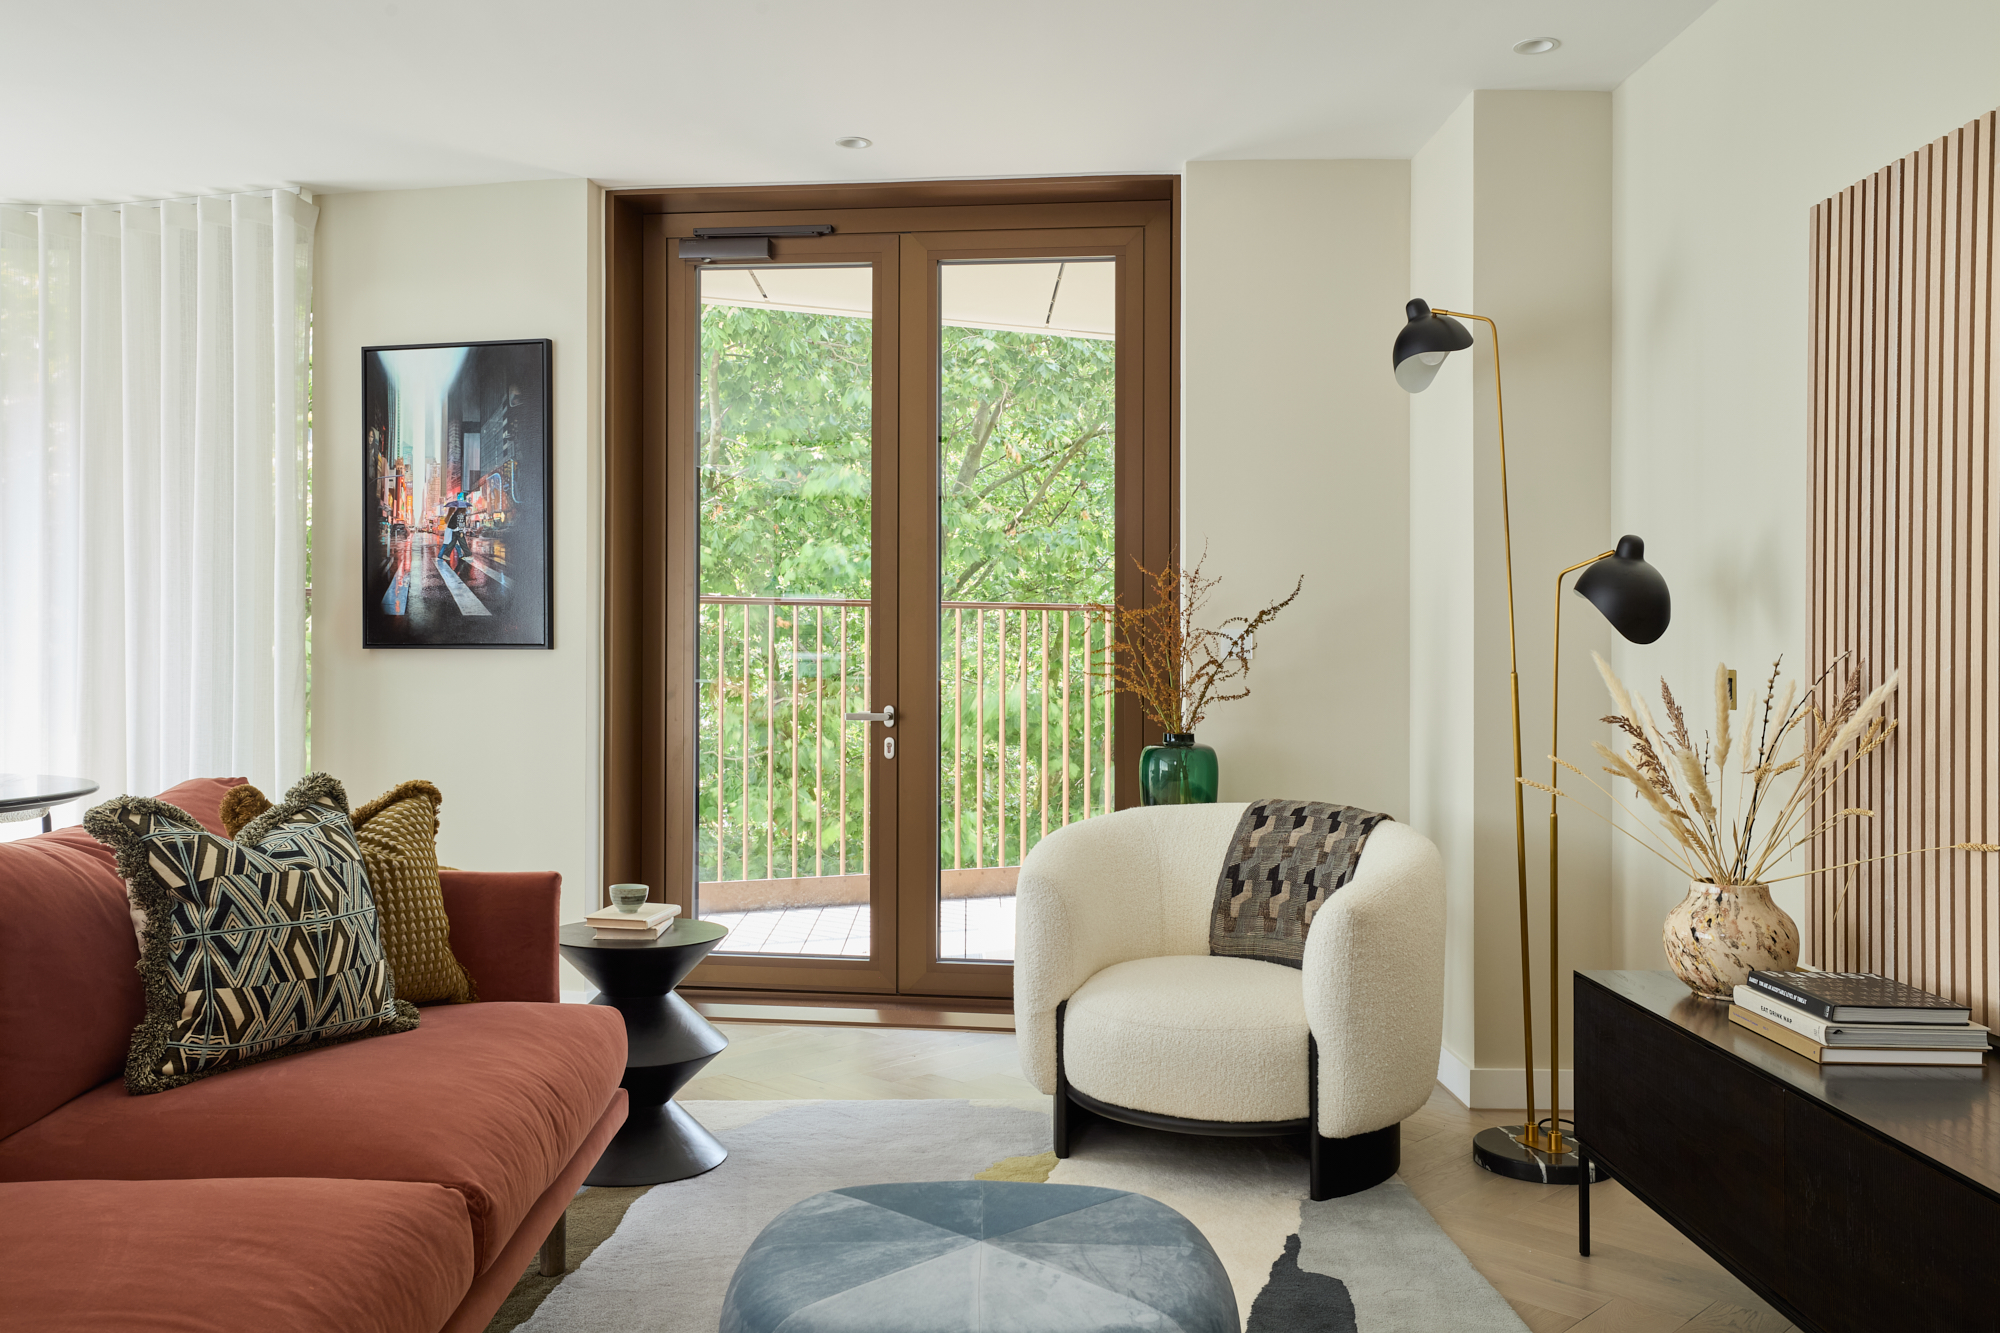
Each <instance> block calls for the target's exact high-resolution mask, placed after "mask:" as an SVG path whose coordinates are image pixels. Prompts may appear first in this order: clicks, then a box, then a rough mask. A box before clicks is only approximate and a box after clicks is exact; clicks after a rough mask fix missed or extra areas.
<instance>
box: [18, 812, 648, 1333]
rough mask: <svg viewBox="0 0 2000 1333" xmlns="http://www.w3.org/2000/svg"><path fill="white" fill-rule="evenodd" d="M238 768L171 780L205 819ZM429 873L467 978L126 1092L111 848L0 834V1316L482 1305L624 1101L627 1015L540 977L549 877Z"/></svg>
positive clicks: (156, 1317)
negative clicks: (295, 1041)
mask: <svg viewBox="0 0 2000 1333" xmlns="http://www.w3.org/2000/svg"><path fill="white" fill-rule="evenodd" d="M236 781H241V779H236V780H234V781H231V780H227V779H202V780H197V781H193V782H186V783H182V784H181V785H180V786H177V787H174V788H172V789H171V790H169V791H166V792H162V793H161V799H162V800H165V801H169V802H171V803H173V804H175V805H178V806H180V807H181V808H182V809H184V810H186V811H188V813H190V814H192V815H193V816H195V817H196V818H197V819H199V820H200V821H201V822H202V823H203V824H205V825H206V826H208V827H209V828H210V829H213V830H215V831H216V832H218V833H219V832H221V819H220V816H219V813H218V807H219V805H220V803H221V800H222V796H223V793H224V792H226V791H227V790H228V789H229V787H230V786H232V785H234V783H235V782H236ZM443 882H444V893H445V906H446V909H447V911H448V912H449V913H450V916H451V944H452V950H453V952H454V953H456V954H457V956H458V958H459V960H460V961H461V962H462V963H463V964H464V965H465V967H466V970H467V971H468V972H470V973H471V974H472V976H473V978H474V980H475V982H476V983H477V985H478V988H479V999H478V1002H476V1003H473V1004H465V1005H437V1006H430V1007H426V1008H425V1009H423V1011H422V1022H421V1024H420V1025H419V1026H418V1027H417V1028H416V1029H415V1030H414V1031H411V1032H405V1033H399V1034H396V1035H393V1036H380V1037H371V1038H367V1039H365V1040H361V1041H353V1042H348V1043H345V1044H342V1045H337V1046H330V1047H326V1048H324V1049H321V1050H315V1051H307V1052H303V1053H300V1054H297V1055H291V1056H286V1057H284V1058H282V1059H277V1060H271V1061H267V1062H265V1063H262V1064H257V1065H251V1066H248V1067H246V1068H242V1069H237V1070H233V1071H231V1072H228V1073H223V1074H218V1075H215V1076H213V1077H210V1078H206V1079H202V1080H200V1081H198V1082H195V1083H191V1084H188V1085H187V1086H185V1087H180V1088H175V1089H172V1090H170V1091H167V1092H162V1093H157V1094H154V1095H151V1096H144V1097H134V1096H130V1095H128V1094H127V1092H126V1091H125V1086H124V1081H123V1072H124V1063H125V1053H126V1048H127V1045H128V1043H129V1041H130V1038H131V1034H132V1029H133V1027H134V1025H135V1024H137V1023H138V1021H139V1019H140V1017H141V1016H142V1014H143V1012H144V1001H143V997H142V995H141V992H140V982H139V974H138V972H137V971H136V970H135V967H134V965H135V963H136V962H137V960H138V945H137V942H136V940H135V938H134V935H133V930H132V921H131V917H130V914H129V911H128V908H127V905H126V900H125V890H124V885H123V884H122V883H121V882H120V880H119V878H118V876H117V874H116V871H115V869H114V867H113V863H112V857H111V853H110V852H109V851H108V850H107V849H106V848H104V847H101V846H99V845H98V844H97V843H96V842H95V841H94V840H93V839H92V838H91V837H90V836H89V835H88V834H87V833H85V832H84V831H83V830H82V829H81V828H71V829H61V830H58V831H56V832H54V833H46V834H42V835H40V836H38V837H33V838H26V839H22V840H20V841H16V842H11V843H6V844H0V1253H4V1254H6V1255H7V1256H8V1260H7V1262H8V1269H9V1273H10V1276H9V1278H8V1280H7V1282H6V1294H5V1297H4V1299H0V1330H12V1329H16V1328H20V1329H30V1328H32V1329H35V1330H38V1333H48V1331H51V1330H60V1331H64V1333H66V1331H67V1330H84V1329H92V1330H96V1329H114V1328H115V1329H120V1330H169V1329H171V1330H181V1329H187V1330H194V1329H200V1330H204V1331H206V1333H237V1331H238V1330H241V1331H242V1333H250V1331H251V1330H256V1331H257V1333H263V1331H264V1330H270V1329H276V1328H284V1329H287V1330H300V1331H304V1333H319V1330H327V1333H333V1331H334V1330H339V1331H340V1333H360V1331H361V1330H382V1331H383V1333H406V1331H407V1333H435V1331H436V1330H450V1331H451V1333H476V1331H477V1330H479V1329H482V1328H484V1327H485V1326H486V1324H487V1322H488V1321H489V1320H490V1319H491V1317H492V1315H493V1313H494V1311H496V1310H497V1309H498V1308H499V1307H500V1304H501V1302H502V1301H504V1300H505V1299H506V1297H507V1294H508V1293H509V1292H510V1291H511V1290H512V1289H513V1286H514V1283H515V1280H516V1279H517V1278H518V1277H519V1276H520V1274H521V1272H522V1271H523V1269H524V1268H525V1267H526V1266H527V1264H528V1263H529V1262H530V1261H531V1260H532V1259H533V1257H534V1255H535V1253H536V1251H537V1250H538V1249H540V1248H541V1246H542V1244H543V1242H544V1240H546V1239H548V1238H549V1237H550V1235H551V1232H552V1231H557V1225H558V1223H559V1222H560V1221H561V1219H562V1217H563V1213H564V1209H565V1208H566V1207H567V1205H568V1203H569V1200H570V1199H571V1198H572V1197H573V1196H574V1195H575V1193H576V1190H577V1187H578V1186H579V1185H580V1184H581V1183H582V1181H583V1178H584V1176H585V1175H586V1174H588V1173H589V1171H590V1168H591V1167H592V1166H593V1165H594V1164H595V1163H596V1161H597V1157H598V1154H599V1153H601V1152H602V1151H603V1149H604V1145H605V1144H606V1143H607V1142H608V1141H609V1140H610V1138H611V1136H612V1134H613V1133H614V1132H616V1130H617V1129H618V1126H619V1125H620V1124H622V1123H623V1122H624V1119H625V1105H626V1099H625V1092H624V1090H623V1089H621V1088H620V1087H619V1086H618V1084H619V1079H620V1078H621V1077H622V1076H623V1074H624V1066H625V1031H624V1026H623V1024H622V1022H621V1021H620V1019H619V1017H618V1015H617V1013H616V1012H615V1011H613V1010H610V1009H605V1008H602V1007H589V1006H584V1005H563V1004H559V1003H557V999H558V996H557V952H556V926H557V918H558V911H559V909H558V891H559V888H560V880H559V877H558V876H556V875H554V874H548V873H540V874H489V873H480V872H470V871H447V872H446V873H445V874H444V876H443ZM557 1234H558V1235H559V1234H560V1233H559V1232H557Z"/></svg>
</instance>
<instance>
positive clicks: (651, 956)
mask: <svg viewBox="0 0 2000 1333" xmlns="http://www.w3.org/2000/svg"><path fill="white" fill-rule="evenodd" d="M728 933H729V931H728V930H727V929H726V928H724V927H722V926H718V925H716V924H714V923H713V922H709V921H687V920H676V921H675V922H674V924H673V926H672V928H671V929H669V930H667V931H665V932H663V933H662V934H661V935H660V938H658V939H656V940H600V939H598V938H596V932H595V931H593V930H592V929H591V927H590V925H589V923H587V922H583V921H577V922H573V923H571V924H570V925H567V926H564V927H563V928H562V930H561V932H560V933H559V934H558V935H557V937H556V938H557V939H558V940H559V941H560V943H561V945H562V953H563V957H565V958H567V959H568V960H569V961H570V965H571V966H572V967H574V968H576V970H577V971H579V972H581V973H583V975H584V977H585V978H586V979H587V980H588V981H589V982H590V984H591V985H593V986H595V987H597V991H598V995H599V997H600V1000H601V999H602V997H605V996H611V997H624V998H631V997H638V998H643V997H646V996H653V997H658V996H661V995H664V994H666V993H667V992H668V991H671V990H672V989H673V988H674V987H676V986H678V985H680V984H681V979H682V978H683V977H685V976H687V974H688V973H690V972H692V971H694V969H695V966H696V965H697V964H699V963H700V962H701V960H702V959H704V958H706V957H707V956H708V951H709V950H710V949H713V948H714V947H715V946H716V945H717V944H718V943H720V942H721V940H722V937H723V936H725V935H727V934H728ZM598 1002H599V1001H592V1003H598Z"/></svg>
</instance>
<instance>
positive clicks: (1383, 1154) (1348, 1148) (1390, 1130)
mask: <svg viewBox="0 0 2000 1333" xmlns="http://www.w3.org/2000/svg"><path fill="white" fill-rule="evenodd" d="M1308 1132H1309V1133H1310V1134H1311V1135H1312V1197H1313V1199H1314V1200H1315V1201H1318V1200H1321V1199H1338V1198H1342V1197H1344V1196H1346V1195H1349V1194H1359V1193H1360V1192H1361V1191H1362V1190H1365V1189H1372V1188H1373V1187H1374V1186H1376V1185H1379V1184H1381V1183H1382V1182H1383V1181H1385V1180H1387V1179H1388V1178H1389V1177H1390V1176H1393V1175H1395V1174H1396V1169H1397V1168H1398V1167H1400V1166H1402V1164H1403V1127H1402V1125H1401V1124H1395V1125H1388V1126H1385V1127H1383V1128H1381V1129H1376V1130H1370V1131H1369V1132H1368V1133H1366V1134H1356V1135H1354V1136H1353V1137H1351V1138H1345V1139H1328V1138H1322V1137H1320V1133H1319V1130H1318V1128H1317V1127H1315V1128H1313V1129H1312V1130H1310V1131H1308Z"/></svg>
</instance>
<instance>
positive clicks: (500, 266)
mask: <svg viewBox="0 0 2000 1333" xmlns="http://www.w3.org/2000/svg"><path fill="white" fill-rule="evenodd" d="M602 200H603V192H602V191H601V190H599V189H598V188H597V187H596V186H593V185H591V184H590V183H589V182H588V181H581V180H566V181H537V182H530V183H524V184H518V185H495V186H475V187H467V188H460V189H441V190H405V191H395V192H384V193H377V194H340V195H323V196H321V198H320V199H319V201H318V202H319V206H320V222H319V234H318V254H317V263H318V269H317V282H316V300H315V311H314V340H313V366H314V405H315V420H314V458H313V463H314V468H313V483H314V486H313V518H314V527H313V531H314V543H315V550H314V571H313V574H314V588H313V594H314V595H313V605H314V624H313V630H314V634H313V697H312V714H313V756H312V758H313V764H314V766H315V767H317V768H321V769H324V770H326V771H327V772H330V773H333V774H334V775H336V776H337V777H339V778H340V779H341V780H342V781H343V782H345V783H346V785H347V790H348V795H349V797H350V798H351V799H353V800H354V801H355V802H356V803H359V802H361V801H364V800H367V799H370V798H372V797H374V796H375V795H377V794H379V793H380V792H382V791H383V790H385V789H387V788H388V787H390V786H392V785H393V784H395V783H397V782H400V781H403V780H405V779H409V778H428V779H430V780H432V781H434V782H436V783H437V784H438V786H439V787H440V788H441V789H442V790H443V792H444V798H445V799H444V808H443V811H442V814H441V820H440V822H441V829H440V831H439V836H438V854H439V857H440V859H442V860H443V861H445V862H446V863H448V864H450V865H454V866H459V867H463V868H466V869H477V870H530V869H533V870H556V871H559V872H561V874H562V877H563V909H564V917H565V919H570V918H575V917H579V916H581V915H582V914H583V913H584V912H585V911H587V910H589V909H590V908H591V907H593V906H595V902H594V899H593V894H594V893H595V890H596V886H597V880H598V873H597V863H598V845H597V844H598V837H597V830H598V805H599V786H600V779H599V773H600V771H601V766H600V763H599V750H600V744H599V730H600V727H599V721H600V706H599V688H598V679H599V659H600V651H599V643H600V638H601V620H602V617H601V613H600V608H601V607H602V604H603V598H602V594H601V585H602V577H601V569H602V563H603V558H602V544H601V540H600V525H599V522H598V515H599V514H600V513H601V512H602V509H603V506H602V488H603V479H602V477H601V475H600V468H601V463H602V456H603V450H602V448H601V440H602V436H603V428H602V417H601V392H600V388H599V386H600V384H601V382H602V379H603V376H602V373H601V367H600V365H599V357H600V355H601V346H600V337H599V333H600V329H601V326H602V319H601V306H600V302H601V300H602V288H603V284H602V282H601V280H600V270H601V250H600V246H601V241H600V237H601V235H602V226H601V211H602ZM494 338H552V339H553V340H554V342H555V353H554V360H555V384H554V400H555V401H554V407H555V416H554V443H555V477H554V487H555V581H556V588H555V647H554V649H553V650H550V651H537V650H529V649H519V650H513V649H493V650H471V649H396V650H385V649H375V650H373V651H364V650H363V649H362V647H361V613H360V597H361V591H360V578H361V561H362V544H361V524H362V518H361V512H360V502H361V425H360V420H361V384H360V370H361V355H360V349H361V348H362V347H364V346H371V345H377V344H387V343H422V342H445V341H456V340H460V339H464V340H477V339H494ZM566 984H573V985H581V981H580V979H578V980H573V981H571V982H569V983H566Z"/></svg>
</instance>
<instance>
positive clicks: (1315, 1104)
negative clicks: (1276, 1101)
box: [1055, 1002, 1403, 1201]
mask: <svg viewBox="0 0 2000 1333" xmlns="http://www.w3.org/2000/svg"><path fill="white" fill-rule="evenodd" d="M1068 1007H1069V1006H1068V1004H1067V1002H1065V1003H1063V1004H1059V1005H1057V1006H1056V1106H1055V1153H1056V1156H1057V1157H1058V1158H1064V1157H1068V1156H1069V1155H1070V1149H1071V1146H1072V1144H1073V1142H1074V1136H1075V1134H1076V1132H1077V1131H1078V1130H1079V1129H1081V1128H1082V1127H1083V1126H1084V1125H1085V1124H1088V1123H1089V1122H1090V1120H1091V1119H1092V1118H1093V1117H1096V1118H1101V1119H1105V1120H1116V1121H1118V1122H1119V1123H1121V1124H1127V1125H1137V1126H1139V1127H1141V1128H1142V1129H1161V1130H1166V1131H1168V1132H1169V1133H1174V1134H1200V1135H1209V1136H1220V1137H1226V1138H1271V1137H1277V1136H1282V1135H1287V1134H1300V1133H1303V1134H1305V1135H1306V1136H1307V1141H1308V1145H1309V1149H1308V1151H1309V1156H1310V1160H1311V1168H1310V1181H1311V1194H1312V1198H1313V1199H1314V1200H1315V1201H1318V1200H1321V1199H1338V1198H1341V1197H1343V1196H1345V1195H1349V1194H1359V1193H1360V1192H1361V1191H1362V1190H1365V1189H1370V1188H1372V1187H1374V1186H1376V1185H1379V1184H1381V1183H1382V1182H1383V1181H1385V1180H1387V1179H1388V1178H1389V1177H1390V1176H1393V1175H1395V1174H1396V1171H1397V1169H1398V1168H1399V1167H1401V1166H1402V1164H1403V1127H1402V1125H1401V1124H1400V1123H1398V1124H1394V1125H1385V1126H1383V1127H1382V1128H1381V1129H1376V1130H1370V1131H1369V1132H1367V1133H1365V1134H1356V1135H1353V1136H1352V1137H1349V1138H1344V1139H1330V1138H1327V1137H1325V1136H1324V1135H1322V1134H1321V1133H1320V1132H1319V1130H1318V1128H1317V1126H1318V1124H1319V1043H1318V1042H1316V1041H1314V1040H1313V1039H1312V1038H1311V1037H1308V1038H1306V1063H1307V1075H1306V1077H1307V1082H1308V1086H1309V1088H1310V1090H1311V1091H1310V1094H1309V1095H1310V1101H1311V1110H1310V1112H1309V1113H1308V1114H1307V1115H1306V1116H1304V1117H1303V1118H1301V1119H1298V1120H1190V1119H1187V1118H1185V1117H1183V1116H1177V1115H1161V1114H1160V1113H1159V1112H1157V1111H1135V1110H1133V1109H1132V1108H1131V1107H1129V1106H1113V1105H1112V1104H1111V1103H1110V1102H1105V1101H1100V1100H1098V1099H1097V1098H1095V1097H1092V1096H1091V1095H1089V1094H1088V1093H1084V1092H1079V1091H1077V1090H1076V1089H1075V1088H1073V1087H1071V1086H1070V1083H1069V1074H1068V1071H1067V1068H1066V1067H1065V1065H1064V1063H1063V1017H1064V1011H1065V1010H1066V1009H1068Z"/></svg>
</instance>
